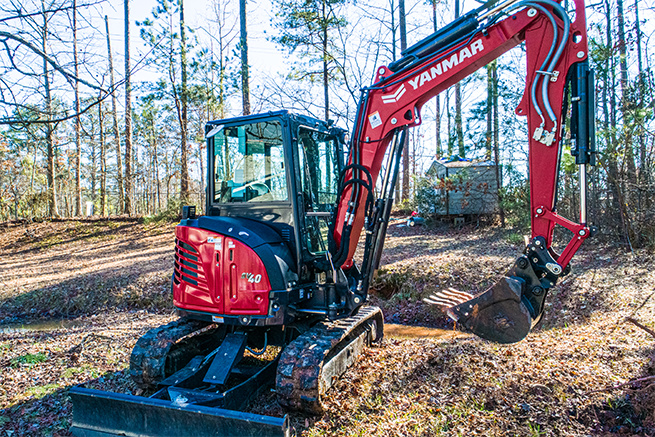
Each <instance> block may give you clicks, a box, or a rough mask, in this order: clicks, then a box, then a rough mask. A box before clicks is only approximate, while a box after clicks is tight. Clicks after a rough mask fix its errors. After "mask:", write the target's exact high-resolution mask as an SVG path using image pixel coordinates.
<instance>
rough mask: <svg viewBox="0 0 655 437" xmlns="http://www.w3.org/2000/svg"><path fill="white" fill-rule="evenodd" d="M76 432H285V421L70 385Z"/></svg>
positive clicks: (171, 436)
mask: <svg viewBox="0 0 655 437" xmlns="http://www.w3.org/2000/svg"><path fill="white" fill-rule="evenodd" d="M69 395H70V397H71V399H72V401H73V426H72V427H71V432H72V433H73V435H74V436H76V437H110V436H127V437H186V436H188V437H198V436H221V437H242V436H246V437H247V436H272V437H289V436H290V429H289V421H288V419H287V416H284V417H282V418H278V417H271V416H263V415H258V414H251V413H244V412H240V411H233V410H228V409H225V408H215V407H207V406H201V405H184V403H180V402H178V403H176V402H171V401H166V400H163V399H154V398H145V397H141V396H132V395H125V394H120V393H110V392H104V391H100V390H92V389H87V388H82V387H73V388H72V389H71V390H70V392H69Z"/></svg>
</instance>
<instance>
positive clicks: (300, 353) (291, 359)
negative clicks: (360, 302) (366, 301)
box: [276, 307, 384, 414]
mask: <svg viewBox="0 0 655 437" xmlns="http://www.w3.org/2000/svg"><path fill="white" fill-rule="evenodd" d="M383 323H384V322H383V316H382V311H381V310H380V308H378V307H362V308H361V309H360V310H359V312H358V313H357V314H356V315H354V316H351V317H348V318H345V319H341V320H337V321H335V322H320V323H318V324H316V325H314V326H313V327H312V328H311V329H309V330H308V331H307V332H305V333H304V334H302V335H300V336H299V337H297V338H296V339H295V340H294V341H292V342H291V343H290V344H289V345H288V346H287V347H286V348H285V349H284V351H283V352H282V355H281V356H280V362H279V364H278V370H277V377H276V392H277V397H278V402H279V403H280V404H281V405H282V406H284V407H287V408H290V409H294V410H301V411H306V412H308V413H312V414H320V413H321V412H322V410H323V407H322V405H321V396H322V395H323V394H324V393H325V392H326V391H327V390H328V389H329V388H330V387H331V386H332V384H333V383H334V382H335V381H336V380H337V379H338V378H339V376H341V375H342V374H343V373H344V372H345V371H346V370H347V368H348V367H349V366H350V365H351V364H353V363H354V361H355V360H356V358H357V356H358V355H359V354H360V352H361V350H362V349H363V348H364V346H367V345H370V344H371V342H379V341H381V340H382V335H383V334H382V333H383Z"/></svg>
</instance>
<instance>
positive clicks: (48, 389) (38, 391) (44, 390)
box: [25, 384, 59, 399]
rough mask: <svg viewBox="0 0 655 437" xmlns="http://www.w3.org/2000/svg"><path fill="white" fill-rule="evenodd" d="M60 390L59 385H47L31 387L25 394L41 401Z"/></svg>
mask: <svg viewBox="0 0 655 437" xmlns="http://www.w3.org/2000/svg"><path fill="white" fill-rule="evenodd" d="M58 388H59V385H58V384H46V385H39V386H36V387H30V388H28V389H27V390H26V391H25V393H26V394H27V395H28V396H34V397H35V398H37V399H41V398H42V397H44V396H46V395H49V394H50V393H52V392H54V391H55V390H57V389H58Z"/></svg>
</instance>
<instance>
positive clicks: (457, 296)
mask: <svg viewBox="0 0 655 437" xmlns="http://www.w3.org/2000/svg"><path fill="white" fill-rule="evenodd" d="M471 299H473V295H472V294H470V293H466V292H464V291H459V290H455V289H454V288H449V289H447V290H441V291H440V292H439V293H436V294H433V295H431V296H430V297H427V298H425V299H423V302H425V303H429V304H431V305H437V306H440V307H442V309H444V310H447V309H449V308H452V307H454V306H457V305H460V304H462V303H464V302H466V301H468V300H471Z"/></svg>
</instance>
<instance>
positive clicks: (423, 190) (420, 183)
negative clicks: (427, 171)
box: [414, 176, 445, 217]
mask: <svg viewBox="0 0 655 437" xmlns="http://www.w3.org/2000/svg"><path fill="white" fill-rule="evenodd" d="M440 182H441V181H440V180H439V179H435V178H434V177H431V176H417V177H415V178H414V206H415V208H416V210H417V211H419V212H420V213H421V215H422V216H425V217H430V216H433V215H435V214H437V212H438V211H439V209H440V208H441V207H443V205H444V202H445V200H444V199H443V196H442V194H441V191H440V190H439V185H440Z"/></svg>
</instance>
